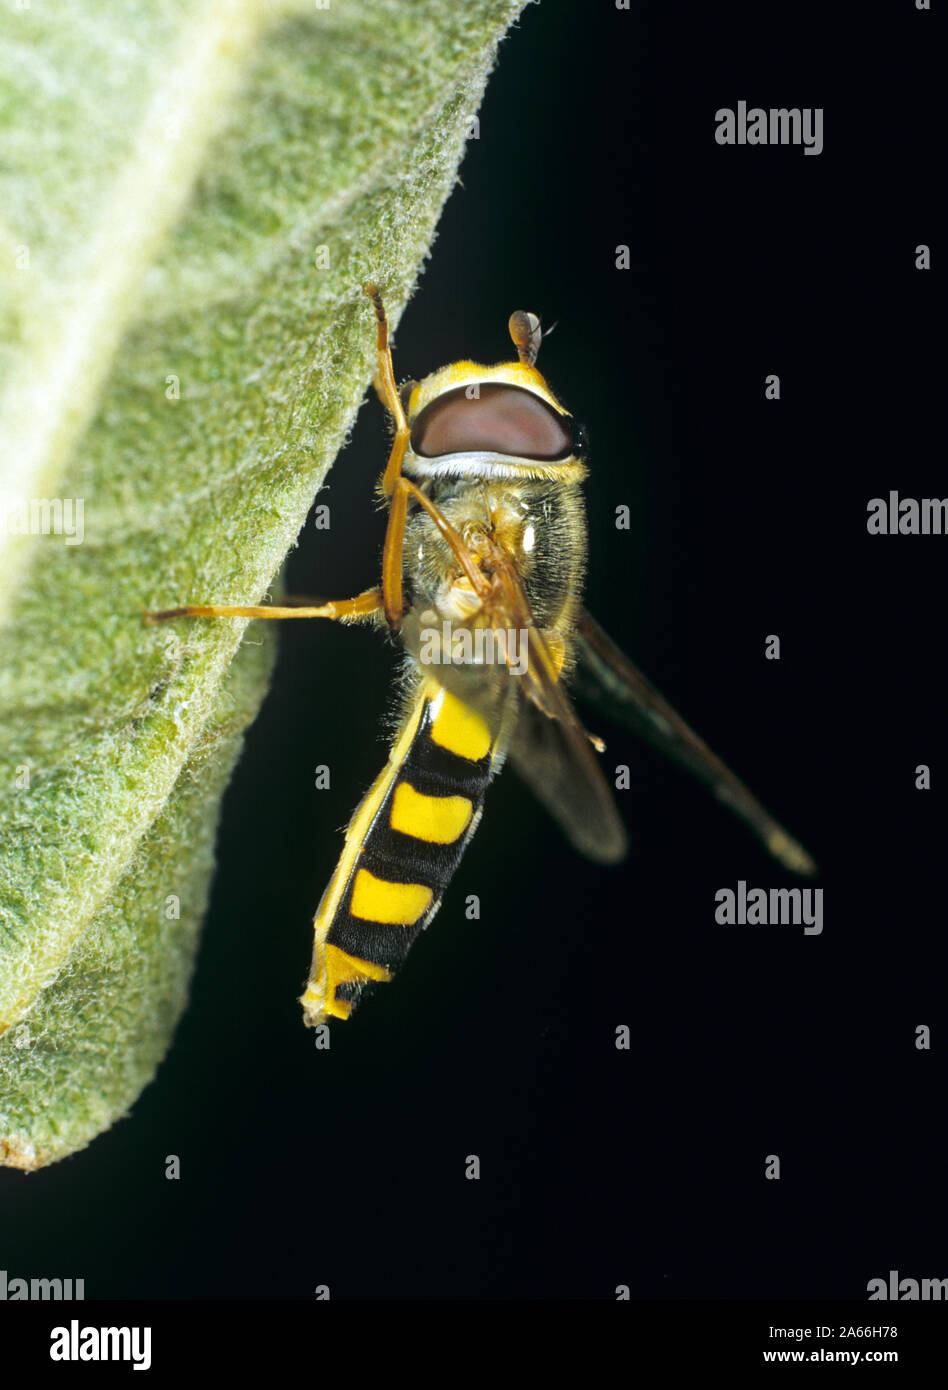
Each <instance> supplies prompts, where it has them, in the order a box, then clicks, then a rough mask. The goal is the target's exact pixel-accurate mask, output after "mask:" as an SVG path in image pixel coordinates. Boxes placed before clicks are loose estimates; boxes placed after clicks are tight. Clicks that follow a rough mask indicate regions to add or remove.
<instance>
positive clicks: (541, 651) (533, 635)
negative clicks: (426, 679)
mask: <svg viewBox="0 0 948 1390" xmlns="http://www.w3.org/2000/svg"><path fill="white" fill-rule="evenodd" d="M491 564H492V568H493V572H494V580H495V583H494V588H493V592H492V594H491V597H490V599H489V600H488V601H486V602H485V605H484V606H485V610H486V616H487V618H488V619H489V624H490V627H491V629H493V630H495V631H498V630H499V631H502V632H505V633H511V632H512V633H516V634H518V638H519V636H520V635H521V634H525V639H524V640H523V641H522V642H521V641H519V640H518V642H517V644H516V647H515V648H514V645H513V644H511V645H510V649H507V650H505V654H504V656H503V657H502V658H501V659H500V660H492V661H490V662H481V663H477V662H473V663H471V664H464V663H459V662H458V661H457V660H447V661H442V662H440V663H439V662H436V661H432V652H431V649H430V647H426V644H425V637H424V632H425V629H424V626H423V618H424V616H425V615H423V614H422V615H420V616H419V615H418V614H416V613H415V612H414V611H411V612H409V613H408V614H406V615H405V618H404V619H403V622H402V626H401V634H400V635H401V638H402V641H403V642H404V644H405V646H406V648H407V649H408V650H409V651H410V652H411V653H412V655H413V656H415V658H416V660H418V661H419V662H420V664H421V665H422V666H423V667H425V666H427V667H428V668H429V674H431V675H433V676H434V677H435V678H436V679H437V680H439V681H440V682H441V683H442V684H443V685H445V686H446V687H447V688H448V689H450V690H451V691H452V692H453V693H454V694H456V695H457V696H458V698H459V699H462V700H464V701H465V702H466V703H467V704H469V705H470V706H471V707H472V708H473V709H476V710H477V712H478V713H479V714H481V716H482V717H483V718H484V719H486V721H487V723H488V725H489V726H490V727H491V728H495V729H496V728H504V730H505V733H504V736H503V738H502V739H501V741H500V756H506V757H507V758H508V759H509V761H510V762H511V764H512V765H513V767H514V768H515V769H516V770H517V772H518V773H519V775H520V776H521V777H522V778H523V779H524V781H525V782H526V783H527V784H528V786H530V788H531V789H532V791H533V792H534V795H535V796H536V797H537V799H538V800H539V801H540V802H541V804H542V805H543V806H545V807H546V809H547V811H548V812H549V813H550V815H551V816H552V817H553V819H554V820H556V821H557V823H558V824H559V825H560V827H561V829H562V830H563V831H564V833H565V835H566V836H567V838H568V839H569V841H570V842H571V844H572V845H573V846H574V847H575V848H576V849H577V850H579V851H580V853H581V854H584V855H585V856H586V857H587V858H589V859H592V860H595V861H596V862H597V863H600V864H615V863H618V861H619V860H621V859H623V858H624V857H625V854H626V852H627V848H628V844H627V840H626V834H625V830H624V828H623V825H622V822H621V820H620V819H619V814H618V811H617V810H616V805H615V802H614V800H613V796H612V792H611V790H610V788H609V785H608V783H607V781H606V779H605V777H604V776H603V773H602V769H601V768H600V766H599V763H598V761H597V759H596V755H595V753H594V752H593V748H592V745H591V743H590V739H589V735H588V734H587V733H586V731H585V730H584V728H583V726H582V724H581V723H580V722H579V719H578V718H577V716H576V714H575V712H574V710H573V707H572V705H571V704H570V701H569V699H568V697H567V695H566V693H565V691H564V690H563V687H562V685H561V684H560V680H559V671H558V668H557V664H556V662H555V660H554V659H553V656H552V654H551V652H550V649H549V647H548V645H547V642H546V641H545V640H544V637H543V634H542V633H541V631H540V630H539V629H538V627H537V626H536V623H535V622H534V620H533V615H532V613H531V611H530V604H529V602H528V600H527V596H526V594H525V593H524V591H523V585H522V584H521V582H520V577H519V575H518V573H517V570H516V567H515V566H514V564H513V561H512V560H511V558H510V556H509V555H508V554H507V552H506V551H502V550H501V549H500V547H498V548H497V553H496V554H494V555H493V556H492V559H491ZM444 655H449V656H450V655H451V654H450V653H442V656H444ZM494 655H497V653H496V652H495V653H494ZM512 688H513V689H514V692H515V693H514V697H513V699H511V689H512ZM511 707H512V711H513V712H512V713H511Z"/></svg>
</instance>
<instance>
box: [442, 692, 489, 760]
mask: <svg viewBox="0 0 948 1390" xmlns="http://www.w3.org/2000/svg"><path fill="white" fill-rule="evenodd" d="M434 708H435V717H434V722H433V723H432V725H431V737H432V739H433V740H434V742H435V743H437V744H438V745H439V747H441V748H446V749H447V750H448V752H449V753H457V755H458V757H461V758H469V759H470V760H471V762H474V763H477V762H480V760H481V758H483V757H486V755H487V754H488V753H489V752H490V747H491V743H492V742H493V740H492V739H491V736H490V730H489V729H488V727H487V725H486V724H485V723H484V721H483V719H482V718H481V717H480V715H479V714H475V713H474V711H473V710H472V709H469V708H468V707H467V705H465V704H462V703H461V701H460V700H459V699H457V697H456V696H454V695H452V694H451V692H450V690H442V691H441V694H440V695H439V696H438V698H437V700H436V701H435V706H434Z"/></svg>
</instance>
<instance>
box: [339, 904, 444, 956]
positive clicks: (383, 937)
mask: <svg viewBox="0 0 948 1390" xmlns="http://www.w3.org/2000/svg"><path fill="white" fill-rule="evenodd" d="M436 903H437V899H436V900H435V902H434V903H432V907H434V906H435V905H436ZM429 911H430V909H429ZM420 931H421V922H420V921H419V922H415V923H413V924H412V926H410V927H386V926H384V925H383V924H382V923H380V922H364V921H363V920H362V918H361V917H352V916H350V914H349V912H348V911H346V912H345V913H343V912H340V913H339V915H338V916H337V918H336V920H335V921H334V922H333V924H332V930H331V931H330V933H329V937H328V938H327V940H331V942H332V945H333V946H338V947H339V949H340V950H341V951H346V952H347V953H348V954H349V955H350V956H355V957H356V959H357V960H368V961H371V962H372V964H373V965H384V966H385V967H386V969H388V970H392V971H393V973H394V970H395V969H397V967H398V966H399V965H401V963H402V961H403V960H404V959H405V957H406V956H407V955H408V952H409V951H410V950H411V948H412V946H413V944H414V941H415V937H416V936H417V935H418V933H419V932H420Z"/></svg>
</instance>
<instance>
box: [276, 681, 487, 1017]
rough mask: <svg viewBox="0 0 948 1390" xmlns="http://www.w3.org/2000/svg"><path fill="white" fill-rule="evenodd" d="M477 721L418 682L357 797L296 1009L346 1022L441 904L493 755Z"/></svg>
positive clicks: (431, 685)
mask: <svg viewBox="0 0 948 1390" xmlns="http://www.w3.org/2000/svg"><path fill="white" fill-rule="evenodd" d="M495 744H496V739H495V736H494V735H493V734H492V733H491V731H490V730H489V729H488V726H487V724H486V723H485V721H484V720H483V719H482V717H481V716H480V715H479V714H477V713H475V712H474V711H473V710H471V709H469V708H468V706H467V705H465V704H464V703H463V702H462V701H461V700H460V699H458V697H457V696H455V695H453V694H452V693H451V692H449V691H447V690H445V689H444V688H443V687H442V686H440V685H438V684H437V683H436V682H435V681H433V680H430V679H428V680H425V681H423V682H422V683H421V685H420V686H419V689H418V693H417V696H416V698H415V700H414V702H413V704H412V707H411V710H410V711H409V714H408V716H407V718H406V719H405V721H404V723H403V725H402V728H401V730H400V732H399V734H398V736H397V738H396V740H395V743H394V745H393V747H392V751H391V753H390V754H389V760H388V763H387V764H386V766H385V768H384V770H383V771H382V773H381V774H380V776H379V777H378V778H377V779H376V781H375V782H374V784H373V785H372V787H371V788H370V790H369V791H368V792H367V794H366V795H365V797H364V798H363V800H362V802H361V804H360V806H359V808H358V810H357V811H356V813H355V815H354V816H353V817H352V820H351V821H350V823H349V827H348V830H347V832H346V843H345V847H344V849H343V852H342V856H341V858H340V861H339V864H338V866H337V868H336V872H335V873H334V875H333V877H332V880H331V882H330V884H329V887H328V888H327V889H326V892H325V893H324V895H323V899H322V902H321V903H320V905H319V910H318V912H317V914H316V920H315V924H314V925H315V932H316V942H315V949H314V953H313V966H312V971H311V974H310V979H309V982H308V984H307V987H306V992H305V994H304V995H303V998H302V1003H303V1012H304V1015H305V1018H306V1022H307V1023H308V1024H309V1025H311V1026H316V1025H317V1024H319V1023H323V1022H325V1020H326V1019H327V1018H348V1017H349V1015H350V1014H351V1012H352V1010H353V1009H354V1008H355V1006H356V1005H357V1004H358V1002H359V1000H360V998H361V996H362V994H363V993H364V991H365V990H366V988H367V987H370V986H371V985H373V984H375V983H378V982H380V981H384V980H391V979H392V978H393V976H394V975H395V973H396V972H397V970H398V968H399V966H400V965H401V964H402V962H403V961H404V959H405V957H406V956H407V955H408V952H409V951H410V950H411V947H412V945H413V944H414V941H415V939H416V937H417V936H418V933H419V932H420V931H422V930H423V929H424V928H425V927H426V926H427V925H428V923H429V922H430V921H431V919H432V917H433V916H434V914H435V912H436V911H437V910H438V907H439V906H440V903H441V898H442V895H443V894H444V891H445V889H446V887H447V885H448V883H449V882H450V880H451V878H452V876H453V874H454V872H455V870H456V869H457V867H458V864H459V863H460V861H461V856H462V854H463V853H464V849H465V846H466V845H467V842H468V841H469V839H470V838H471V835H472V834H473V833H474V830H475V828H476V826H477V823H478V821H479V819H480V816H481V809H482V807H483V803H484V796H485V793H486V791H487V786H488V783H489V782H490V779H491V775H492V769H493V765H494V759H495Z"/></svg>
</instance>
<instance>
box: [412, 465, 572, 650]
mask: <svg viewBox="0 0 948 1390" xmlns="http://www.w3.org/2000/svg"><path fill="white" fill-rule="evenodd" d="M425 491H426V492H427V494H428V496H429V497H430V498H431V499H432V501H433V502H435V503H436V505H437V506H438V507H439V508H440V510H441V511H442V512H443V514H444V516H445V517H446V518H447V520H448V521H450V523H451V524H452V526H454V528H455V529H456V530H457V531H458V532H459V533H460V534H461V537H462V539H463V540H464V542H465V544H466V546H467V547H468V549H469V550H470V551H471V552H472V554H473V555H474V556H475V557H476V559H477V561H478V563H479V565H480V567H481V568H482V570H483V571H484V573H485V574H487V575H488V577H489V576H490V573H491V564H490V551H491V548H492V545H494V544H499V545H500V546H501V547H503V549H504V550H505V551H506V552H507V554H508V555H509V556H510V558H511V560H512V561H513V563H514V566H515V568H516V570H517V571H518V573H519V575H520V578H521V580H522V582H523V586H524V590H525V592H526V595H527V598H528V599H529V601H530V606H531V609H532V610H533V616H534V619H535V621H536V623H537V625H538V626H539V627H541V628H546V629H555V630H556V631H558V632H559V633H560V635H561V636H562V637H563V638H564V641H566V642H568V639H569V634H570V633H571V631H572V626H573V621H574V615H575V612H576V609H577V607H578V605H579V603H580V601H581V589H582V582H583V575H584V569H585V559H586V517H585V509H584V506H583V500H582V495H581V492H580V488H579V485H578V483H576V482H562V481H559V480H557V481H547V480H542V481H541V480H537V479H530V478H527V479H506V478H499V479H498V478H483V477H463V478H454V479H451V478H431V479H428V480H427V486H426V488H425ZM403 574H404V578H405V581H406V586H407V588H408V592H409V594H410V602H411V607H412V609H413V610H414V611H415V612H416V613H418V612H420V611H421V610H422V609H431V610H433V611H434V612H435V613H436V615H437V617H438V620H439V621H444V620H447V621H449V622H451V623H453V624H455V625H461V624H466V625H470V626H475V627H476V626H482V625H484V623H485V622H486V621H487V620H486V619H485V617H484V615H483V613H482V612H481V610H480V605H479V603H478V601H477V599H476V596H475V595H474V593H473V592H472V589H471V585H470V582H469V581H468V579H467V578H466V576H465V575H464V574H463V571H462V570H461V567H460V565H459V564H458V562H457V560H456V559H455V557H454V555H453V554H452V553H451V550H450V548H449V546H448V545H447V543H446V541H445V540H444V539H443V538H442V536H441V534H440V532H439V531H438V529H437V527H436V526H435V524H434V522H433V521H432V520H431V519H430V518H429V517H428V515H427V513H425V512H424V511H420V510H419V511H416V512H415V513H414V514H413V515H412V516H411V517H410V518H409V522H408V527H407V530H406V536H405V547H404V551H403Z"/></svg>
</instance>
